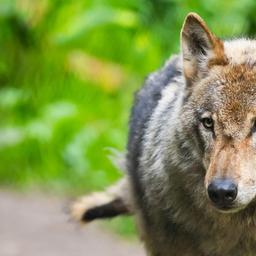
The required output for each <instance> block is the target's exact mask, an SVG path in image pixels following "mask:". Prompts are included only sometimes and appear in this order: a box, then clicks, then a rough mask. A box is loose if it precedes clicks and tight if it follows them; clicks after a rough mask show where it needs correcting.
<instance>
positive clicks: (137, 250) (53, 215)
mask: <svg viewBox="0 0 256 256" xmlns="http://www.w3.org/2000/svg"><path fill="white" fill-rule="evenodd" d="M63 205H64V201H63V200H60V199H56V198H48V197H44V196H39V195H38V194H34V195H31V194H29V195H26V194H25V195H24V194H20V193H14V192H6V191H2V192H1V193H0V227H1V231H0V255H1V256H58V255H61V256H83V255H84V256H89V255H93V256H99V255H104V256H130V255H134V256H143V255H145V254H144V253H143V249H142V246H141V245H139V243H135V242H128V241H126V240H123V239H121V238H120V237H117V236H116V235H114V234H112V233H111V232H110V231H107V230H105V229H104V230H102V227H99V226H98V225H97V224H90V225H88V226H86V227H83V228H81V227H78V226H76V225H74V223H71V222H69V221H68V217H67V215H66V214H65V213H64V211H63Z"/></svg>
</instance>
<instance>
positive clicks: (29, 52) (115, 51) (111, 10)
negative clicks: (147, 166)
mask: <svg viewBox="0 0 256 256" xmlns="http://www.w3.org/2000/svg"><path fill="white" fill-rule="evenodd" d="M190 11H196V12H198V13H199V14H200V15H201V16H202V17H203V18H204V19H205V20H206V21H207V23H208V24H209V25H210V27H211V28H212V29H213V31H215V32H216V34H218V35H220V36H221V37H229V36H231V37H234V36H237V35H249V36H253V35H254V33H255V30H256V29H255V28H256V26H255V22H256V19H255V18H254V13H255V11H256V2H255V1H253V0H244V1H242V2H241V1H238V0H230V1H221V0H209V1H203V0H199V1H191V0H184V1H178V0H141V1H137V0H123V1H117V0H86V1H85V0H84V1H83V0H75V1H64V0H1V1H0V26H1V31H0V45H1V53H0V56H1V58H0V114H1V121H0V154H1V165H0V183H1V184H2V185H5V186H12V187H15V188H24V189H25V188H31V187H32V188H34V187H37V186H39V187H40V188H41V189H44V188H45V189H47V190H48V191H49V190H51V191H55V192H56V191H60V192H62V193H63V192H65V193H72V194H80V193H84V192H86V191H91V190H95V189H102V188H104V187H105V186H106V185H108V184H110V183H112V182H114V181H115V180H116V179H118V178H119V177H120V176H121V174H120V173H119V171H118V170H117V169H116V168H115V167H114V166H113V164H112V163H111V161H110V160H109V158H108V155H109V154H111V153H110V152H111V150H109V148H115V149H117V150H120V151H124V150H125V144H126V140H127V130H128V126H127V123H128V116H129V110H130V107H131V104H132V95H133V91H135V90H136V89H137V88H139V86H140V84H141V83H142V81H143V77H144V76H145V75H147V74H148V73H149V72H151V71H152V70H154V69H156V68H157V67H159V66H160V65H161V63H163V61H164V60H165V59H166V58H168V56H170V55H171V54H173V53H176V52H178V51H179V32H180V28H181V26H182V22H183V19H184V17H185V15H186V14H187V13H188V12H190ZM117 223H118V221H117ZM114 225H115V224H114ZM118 226H119V224H118ZM129 226H130V225H127V224H124V230H125V231H124V232H125V233H127V232H128V233H129V232H130V231H127V227H129ZM122 227H123V226H122Z"/></svg>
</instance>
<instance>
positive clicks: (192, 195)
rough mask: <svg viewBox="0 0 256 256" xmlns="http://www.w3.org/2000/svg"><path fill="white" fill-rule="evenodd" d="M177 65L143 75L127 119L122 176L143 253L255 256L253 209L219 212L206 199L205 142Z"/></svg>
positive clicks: (173, 62)
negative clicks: (130, 189)
mask: <svg viewBox="0 0 256 256" xmlns="http://www.w3.org/2000/svg"><path fill="white" fill-rule="evenodd" d="M181 65H182V61H181V59H180V58H179V57H174V58H173V59H171V60H169V61H168V62H167V64H166V65H165V67H164V68H163V69H161V70H160V71H159V72H156V73H154V74H153V75H151V76H150V77H149V79H148V80H147V81H146V84H145V87H143V88H142V90H141V91H140V92H139V93H138V94H137V98H136V101H135V106H134V108H133V114H132V117H131V132H130V139H129V143H128V154H127V163H128V172H129V176H130V181H131V185H132V187H133V194H134V198H135V205H136V206H135V208H136V209H137V212H136V211H135V215H136V216H137V217H138V219H139V223H140V224H141V226H142V227H141V230H142V236H143V239H144V240H145V245H146V249H147V251H148V255H153V256H175V255H177V256H178V255H179V256H180V255H182V256H198V255H203V256H223V255H225V256H231V255H232V256H244V255H246V256H247V255H248V256H249V255H255V254H256V235H255V233H254V230H255V229H256V226H255V217H254V216H255V215H254V212H255V207H254V206H252V207H248V208H247V209H245V210H244V211H243V212H239V213H235V214H223V213H220V212H217V211H216V210H214V209H213V208H212V207H210V205H209V202H208V200H207V197H206V192H205V186H204V176H205V172H206V170H205V167H204V164H203V162H202V151H203V148H204V146H205V145H203V142H202V141H203V139H202V140H200V136H201V135H200V133H199V132H198V131H197V127H195V126H196V125H195V122H196V120H195V113H194V109H193V104H194V105H195V103H194V102H193V100H195V99H193V97H190V99H189V100H187V98H188V92H187V88H186V82H185V79H184V77H183V76H182V71H181V70H182V66H181ZM168 68H172V69H175V70H173V71H170V70H169V69H168ZM167 70H168V72H167ZM162 79H164V80H162ZM162 81H164V82H165V83H163V84H162V86H159V83H161V82H162ZM152 92H153V93H152ZM208 93H209V96H207V95H206V97H210V95H211V94H212V93H213V91H211V90H208ZM149 94H150V96H149ZM152 95H157V97H155V98H154V97H153V96H152ZM208 107H209V106H208Z"/></svg>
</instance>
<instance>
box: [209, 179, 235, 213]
mask: <svg viewBox="0 0 256 256" xmlns="http://www.w3.org/2000/svg"><path fill="white" fill-rule="evenodd" d="M208 195H209V198H210V199H211V201H212V202H213V203H214V204H215V205H216V206H217V207H218V208H228V207H229V206H230V205H231V203H232V202H233V201H234V200H235V199H236V196H237V185H236V184H235V183H234V181H233V180H231V179H215V180H213V181H212V182H211V183H210V184H209V186H208Z"/></svg>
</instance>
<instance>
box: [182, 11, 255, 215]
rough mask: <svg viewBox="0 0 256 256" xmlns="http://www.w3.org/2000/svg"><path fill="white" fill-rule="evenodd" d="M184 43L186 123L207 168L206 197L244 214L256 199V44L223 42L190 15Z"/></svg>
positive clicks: (184, 28) (220, 206)
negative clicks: (242, 211) (245, 209)
mask: <svg viewBox="0 0 256 256" xmlns="http://www.w3.org/2000/svg"><path fill="white" fill-rule="evenodd" d="M220 25H221V21H220ZM181 45H182V53H183V73H184V76H185V80H186V85H187V92H188V98H187V101H186V103H185V106H184V111H183V114H182V120H183V122H184V123H185V126H186V127H189V129H192V130H193V132H191V137H193V138H192V139H193V141H194V142H195V145H196V148H197V151H198V152H199V154H200V156H201V159H202V163H203V166H204V168H205V170H206V173H205V181H204V184H205V188H206V194H207V196H208V198H209V200H210V202H211V203H212V204H213V205H214V206H215V207H216V208H217V209H219V210H221V211H225V212H231V211H238V210H241V209H243V208H245V207H246V206H247V205H248V204H250V203H252V201H253V200H254V198H255V197H256V41H253V40H246V39H238V40H231V41H221V40H220V39H219V38H217V37H216V36H215V35H214V34H213V33H212V32H211V31H210V30H209V29H208V28H207V26H206V24H205V23H204V21H203V20H202V19H201V18H200V17H199V16H198V15H197V14H194V13H191V14H189V15H188V16H187V18H186V20H185V22H184V25H183V29H182V32H181ZM193 134H196V136H192V135H193Z"/></svg>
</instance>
